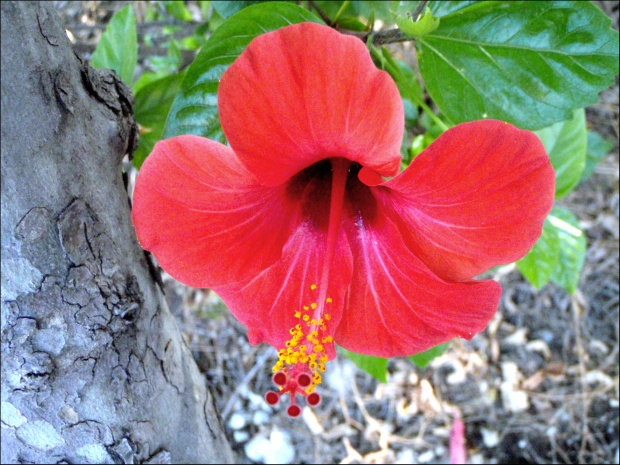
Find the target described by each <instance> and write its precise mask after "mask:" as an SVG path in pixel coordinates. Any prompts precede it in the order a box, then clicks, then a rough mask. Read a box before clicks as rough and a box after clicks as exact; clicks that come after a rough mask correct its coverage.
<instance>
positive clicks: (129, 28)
mask: <svg viewBox="0 0 620 465" xmlns="http://www.w3.org/2000/svg"><path fill="white" fill-rule="evenodd" d="M137 40H138V39H137V35H136V17H135V16H134V14H133V10H132V9H131V5H127V6H126V7H125V8H123V9H122V10H120V11H118V12H116V13H115V14H114V16H113V17H112V19H111V20H110V22H109V23H108V26H107V27H106V30H105V32H104V33H103V34H102V35H101V39H99V43H98V44H97V48H96V49H95V51H94V52H93V57H92V60H91V65H92V66H93V67H94V68H109V69H113V70H114V71H116V74H118V75H119V77H120V78H121V79H122V80H123V81H124V82H125V84H127V85H128V86H131V84H132V83H133V73H134V71H135V70H136V63H137V62H138V41H137Z"/></svg>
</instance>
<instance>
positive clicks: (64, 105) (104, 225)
mask: <svg viewBox="0 0 620 465" xmlns="http://www.w3.org/2000/svg"><path fill="white" fill-rule="evenodd" d="M132 101H133V97H132V96H131V93H130V91H129V89H128V88H127V87H126V86H125V85H124V84H123V83H122V82H121V81H120V80H119V79H118V78H117V76H116V75H115V74H114V73H113V72H111V71H107V70H106V71H102V70H94V69H92V68H90V67H89V66H88V65H87V64H84V63H82V62H81V61H80V59H79V58H78V57H77V56H76V55H75V54H74V53H73V51H72V49H71V45H70V44H69V42H68V40H67V38H66V36H65V33H64V31H63V29H62V28H61V27H60V25H59V21H58V18H57V16H56V13H55V12H54V11H53V5H52V4H51V2H50V3H46V2H41V3H22V2H2V339H1V350H2V455H1V460H2V463H9V462H12V463H15V462H21V463H23V462H38V463H57V462H62V463H67V462H69V463H76V462H77V463H84V462H90V463H137V462H143V461H147V462H148V463H166V462H186V463H203V462H206V463H208V462H212V463H219V462H232V453H231V450H230V447H229V445H228V443H227V441H226V437H225V434H224V432H223V430H222V427H221V424H220V419H219V417H218V415H217V413H216V412H215V410H214V407H213V402H212V398H211V395H210V392H209V389H208V388H207V387H206V386H205V379H204V378H203V376H201V374H200V373H199V371H198V369H197V367H196V364H195V363H194V360H193V359H192V356H191V353H190V351H189V350H188V347H187V345H186V344H185V342H184V339H183V337H182V336H181V334H180V332H179V330H178V328H177V326H176V323H175V321H174V320H173V318H172V316H171V315H170V313H169V312H168V310H167V308H166V306H165V303H164V301H163V299H162V296H161V292H160V291H159V289H158V288H157V287H156V285H155V284H154V281H153V279H152V277H151V275H150V272H149V267H148V264H147V262H146V260H145V255H144V252H143V251H142V250H141V248H140V246H139V245H138V243H137V241H136V239H135V234H134V230H133V226H132V224H131V218H130V208H129V204H128V200H127V194H126V191H125V188H124V185H123V182H122V177H121V160H122V157H123V155H124V154H125V153H126V152H127V151H128V150H131V149H132V146H133V144H134V134H135V125H134V122H133V120H132Z"/></svg>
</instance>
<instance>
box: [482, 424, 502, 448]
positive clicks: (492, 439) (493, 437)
mask: <svg viewBox="0 0 620 465" xmlns="http://www.w3.org/2000/svg"><path fill="white" fill-rule="evenodd" d="M480 432H481V433H482V442H483V443H484V445H485V446H486V447H495V446H497V445H498V444H499V434H498V433H497V431H492V430H488V429H485V428H482V429H481V430H480Z"/></svg>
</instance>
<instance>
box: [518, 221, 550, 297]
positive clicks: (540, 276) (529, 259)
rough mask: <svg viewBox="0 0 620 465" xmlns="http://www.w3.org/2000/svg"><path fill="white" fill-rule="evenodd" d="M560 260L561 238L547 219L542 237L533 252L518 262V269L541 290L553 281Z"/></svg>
mask: <svg viewBox="0 0 620 465" xmlns="http://www.w3.org/2000/svg"><path fill="white" fill-rule="evenodd" d="M559 259H560V238H559V236H558V232H557V229H556V227H555V226H554V225H553V224H552V223H551V222H550V220H549V218H547V219H546V220H545V223H544V224H543V230H542V234H541V236H540V237H539V238H538V241H536V243H535V244H534V246H533V247H532V250H530V251H529V252H528V254H527V255H526V256H525V257H523V258H522V259H521V260H519V261H518V262H517V268H519V271H520V272H521V274H522V275H523V276H524V277H525V278H526V279H527V280H528V281H529V282H531V283H532V284H533V285H534V287H536V289H541V288H542V287H543V286H544V285H545V284H547V282H548V281H549V280H550V279H551V275H552V274H553V271H554V270H555V269H556V267H557V266H558V260H559Z"/></svg>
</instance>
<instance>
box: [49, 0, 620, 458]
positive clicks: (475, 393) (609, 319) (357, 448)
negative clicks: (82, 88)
mask: <svg viewBox="0 0 620 465" xmlns="http://www.w3.org/2000/svg"><path fill="white" fill-rule="evenodd" d="M56 3H57V5H58V7H59V9H60V10H61V12H64V13H63V14H64V16H63V18H64V20H65V21H66V25H70V24H76V22H83V21H82V20H81V19H80V18H82V19H83V17H84V15H86V17H87V18H88V17H90V18H91V19H93V20H94V21H92V22H93V27H92V28H90V29H89V28H84V29H82V30H81V31H80V37H78V38H77V39H76V42H77V45H78V46H79V47H81V51H82V52H84V51H86V52H85V53H88V50H89V47H90V50H92V43H93V42H95V41H96V36H97V31H100V28H99V26H100V25H101V24H103V23H105V22H106V21H107V20H108V19H109V17H110V16H111V14H110V11H111V10H112V9H113V8H117V7H116V6H114V7H113V6H111V5H110V3H109V2H74V3H71V2H56ZM137 3H140V4H142V3H144V2H137ZM596 3H597V4H598V5H599V6H600V7H601V9H603V11H605V13H606V14H608V15H609V16H610V17H611V18H612V19H613V23H614V28H615V29H616V30H617V29H618V2H617V1H614V2H596ZM78 6H79V8H78ZM84 31H86V32H84ZM99 33H100V32H99ZM164 53H165V51H164ZM586 115H587V121H588V128H589V129H591V130H595V131H597V132H599V133H600V134H601V135H603V136H604V137H606V138H609V139H612V140H613V141H615V146H614V148H613V149H612V151H611V153H610V154H609V155H608V156H607V157H605V158H604V159H603V160H602V161H601V162H600V163H599V164H598V166H597V167H596V169H595V172H594V174H593V175H592V176H591V177H590V178H589V179H587V180H586V181H584V182H582V183H581V184H580V185H579V186H578V188H576V189H575V190H574V191H573V192H572V193H571V194H570V195H568V196H567V197H566V198H564V199H562V200H561V201H559V202H558V203H559V204H560V205H563V206H565V207H567V208H569V209H570V210H571V211H572V212H574V213H575V214H576V215H577V217H578V218H579V222H580V225H581V227H582V228H583V230H584V231H585V233H586V236H587V243H588V249H587V255H586V260H585V265H584V269H583V273H582V276H581V281H580V284H579V288H578V290H577V292H575V294H574V295H570V294H568V293H567V292H566V291H565V290H564V289H562V288H560V287H558V286H556V285H554V284H548V285H546V286H545V287H544V288H543V289H542V290H540V291H537V290H536V289H535V288H534V287H533V286H532V285H531V284H529V283H528V282H527V281H526V280H525V279H524V278H522V277H521V275H520V273H519V272H518V271H517V270H516V268H515V267H514V265H513V266H508V267H503V268H500V269H498V270H497V271H495V272H492V273H490V274H488V276H489V277H492V278H494V279H497V280H499V282H500V283H501V285H502V288H503V295H502V299H501V304H500V307H499V311H498V312H497V315H496V317H495V318H494V319H493V320H492V321H491V323H490V324H489V326H488V328H487V330H486V331H485V332H483V333H480V334H478V335H476V336H475V337H474V338H473V339H472V341H471V342H467V341H464V340H456V341H454V342H453V343H452V344H451V345H450V347H449V349H448V350H447V352H446V353H445V354H443V355H442V356H440V357H439V358H437V359H435V360H434V361H433V362H432V364H431V365H430V366H429V367H427V368H426V369H419V368H416V367H415V366H413V365H412V364H411V363H410V362H408V361H407V360H405V359H392V360H391V361H390V363H389V367H388V369H389V377H388V378H389V379H388V383H387V384H382V383H379V382H378V381H376V380H375V379H374V378H372V377H371V376H369V375H367V374H365V373H364V372H362V371H360V370H358V369H357V368H356V367H355V366H354V365H353V364H352V363H351V362H349V361H348V360H346V359H345V358H344V357H339V358H338V359H337V360H336V361H334V362H330V364H328V372H327V373H325V376H324V379H325V378H326V380H325V381H324V382H323V384H322V385H321V387H320V389H319V392H320V394H321V396H322V402H321V404H320V405H319V406H318V407H316V408H314V409H309V408H308V407H305V408H304V410H303V414H302V416H301V417H300V418H297V419H291V418H289V417H288V416H287V414H286V412H285V408H286V405H288V403H286V402H285V405H284V407H283V406H282V405H280V406H277V407H275V408H271V407H269V406H267V404H266V403H265V402H264V401H263V400H262V396H263V395H264V393H265V392H266V391H268V390H272V389H273V388H274V386H273V384H272V381H271V367H272V366H273V364H274V363H275V362H276V359H277V357H276V352H275V350H274V349H272V348H271V347H269V346H266V345H261V346H256V347H252V346H250V345H249V344H248V341H247V337H246V330H245V328H244V327H243V326H242V325H241V324H239V323H238V322H237V321H236V320H235V318H234V317H233V316H232V315H231V314H230V313H229V312H228V310H226V308H225V307H224V306H223V304H222V303H221V301H220V300H219V298H218V297H217V296H216V295H215V294H214V293H212V292H211V291H208V290H196V289H191V288H188V287H185V286H183V285H181V284H179V283H177V282H176V281H174V280H173V279H172V278H170V277H168V276H167V275H165V273H164V278H165V287H166V298H167V300H168V303H169V306H170V308H171V310H172V311H173V313H174V314H175V315H176V316H177V317H178V321H179V325H180V326H181V328H182V330H183V331H184V333H185V335H186V337H187V341H188V342H189V344H190V346H191V347H192V349H193V352H194V355H195V357H196V360H197V361H198V363H199V366H200V367H201V369H202V370H203V371H204V373H205V375H206V378H207V380H208V382H209V384H210V386H211V389H212V390H213V392H214V394H215V396H216V399H217V401H218V407H219V412H220V414H221V416H222V418H223V420H224V422H225V424H226V428H227V432H228V433H229V438H230V442H231V445H232V446H233V448H234V450H235V451H236V453H237V454H238V461H239V462H241V463H253V461H252V460H251V459H250V458H249V457H248V454H249V455H250V457H253V458H254V459H255V460H259V459H257V458H256V457H257V456H256V455H255V453H256V451H255V450H253V449H252V447H254V446H253V445H252V444H254V445H256V444H261V445H262V447H268V448H270V449H271V450H272V451H275V452H274V453H280V454H282V455H277V454H276V455H275V456H272V457H271V460H274V458H273V457H275V459H278V458H279V459H281V460H284V459H287V460H288V459H290V460H292V461H294V462H302V463H429V462H434V463H436V462H449V460H450V455H449V452H450V451H449V435H450V431H451V428H452V425H453V422H454V418H455V415H459V416H460V417H461V418H462V419H463V421H464V423H465V441H466V451H467V461H468V463H505V462H510V463H520V462H523V463H558V462H559V463H619V457H618V450H619V440H618V433H619V420H618V406H619V387H618V371H619V370H618V318H619V310H618V309H619V304H618V302H619V298H618V295H619V285H618V280H619V272H618V268H619V259H618V253H619V246H618V242H619V241H618V239H619V231H618V229H619V226H618V225H619V204H620V201H619V189H618V179H619V174H618V170H619V162H618V160H619V158H618V80H616V84H615V85H614V86H613V87H611V88H610V89H607V90H605V91H603V92H601V94H600V101H599V103H597V104H596V105H592V106H591V107H588V108H587V109H586ZM256 438H260V439H261V440H262V442H257V441H256ZM290 445H292V450H293V454H294V455H293V456H292V458H291V457H290V456H289V457H286V454H287V453H289V454H290V448H289V446H290ZM278 451H279V452H278ZM263 460H270V459H269V458H267V459H263Z"/></svg>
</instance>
